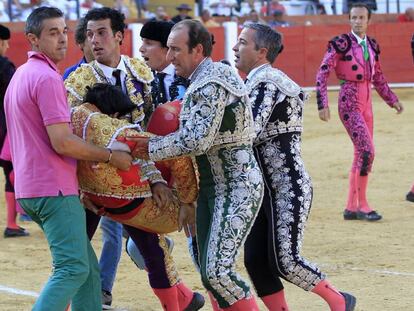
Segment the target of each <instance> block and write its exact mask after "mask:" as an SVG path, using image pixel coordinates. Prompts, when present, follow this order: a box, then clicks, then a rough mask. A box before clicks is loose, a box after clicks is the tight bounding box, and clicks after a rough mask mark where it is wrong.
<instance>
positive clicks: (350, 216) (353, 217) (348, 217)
mask: <svg viewBox="0 0 414 311" xmlns="http://www.w3.org/2000/svg"><path fill="white" fill-rule="evenodd" d="M344 219H345V220H356V219H357V212H352V211H350V210H347V209H346V210H344Z"/></svg>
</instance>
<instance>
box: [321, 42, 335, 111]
mask: <svg viewBox="0 0 414 311" xmlns="http://www.w3.org/2000/svg"><path fill="white" fill-rule="evenodd" d="M337 57H338V54H337V52H336V50H335V49H334V48H333V47H332V44H331V43H330V44H329V45H328V51H327V52H326V53H325V56H324V57H323V60H322V64H321V67H320V68H319V71H318V74H317V75H316V101H317V104H318V110H322V109H324V108H327V107H328V105H329V104H328V78H329V74H330V72H331V71H332V69H334V68H335V66H336V61H337Z"/></svg>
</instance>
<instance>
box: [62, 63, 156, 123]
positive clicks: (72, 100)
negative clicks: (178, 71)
mask: <svg viewBox="0 0 414 311" xmlns="http://www.w3.org/2000/svg"><path fill="white" fill-rule="evenodd" d="M121 57H122V60H123V61H124V63H125V67H126V68H127V71H128V74H127V78H126V81H125V87H126V90H127V93H128V96H129V98H130V99H131V101H132V102H133V103H134V104H135V105H136V106H137V109H136V110H134V111H133V112H132V113H131V117H130V119H131V122H132V123H138V124H140V125H141V126H143V123H144V119H145V112H147V111H149V110H150V109H152V98H151V86H150V82H151V81H152V80H153V79H154V76H153V75H152V72H151V70H150V68H149V67H148V66H146V65H145V63H144V62H142V61H140V60H138V59H134V58H130V57H128V56H125V55H122V56H121ZM95 83H107V84H109V83H110V82H109V81H108V80H107V79H106V77H105V75H104V73H103V72H102V70H101V69H100V68H99V66H98V65H97V62H96V61H93V62H90V63H89V64H82V65H81V66H80V67H79V68H78V69H76V70H75V71H74V72H72V73H71V74H70V75H69V77H68V78H67V79H66V80H65V87H66V90H67V91H68V102H69V104H70V105H71V106H72V107H75V106H79V105H80V104H82V101H83V97H84V96H85V94H86V87H87V86H89V87H92V86H93V85H94V84H95ZM137 83H139V84H140V87H141V88H142V94H141V92H140V90H139V89H137V87H138V85H137Z"/></svg>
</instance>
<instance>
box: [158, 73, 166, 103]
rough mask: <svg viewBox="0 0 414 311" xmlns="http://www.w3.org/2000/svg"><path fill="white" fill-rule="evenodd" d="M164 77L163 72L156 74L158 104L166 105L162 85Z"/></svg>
mask: <svg viewBox="0 0 414 311" xmlns="http://www.w3.org/2000/svg"><path fill="white" fill-rule="evenodd" d="M165 75H166V73H165V72H158V73H157V79H158V87H159V91H160V95H159V100H160V103H166V102H167V92H166V91H165V84H164V78H165Z"/></svg>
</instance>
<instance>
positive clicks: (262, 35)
mask: <svg viewBox="0 0 414 311" xmlns="http://www.w3.org/2000/svg"><path fill="white" fill-rule="evenodd" d="M244 28H248V29H253V30H255V31H256V33H255V34H254V44H255V49H256V50H258V49H261V48H266V49H267V54H266V59H267V60H268V62H269V63H271V64H272V63H273V62H274V61H275V59H276V57H277V56H278V55H279V54H280V53H281V52H282V50H283V44H282V35H281V34H280V33H279V32H277V31H276V30H274V29H272V28H271V27H270V26H267V25H263V24H259V23H246V24H245V25H244Z"/></svg>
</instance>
